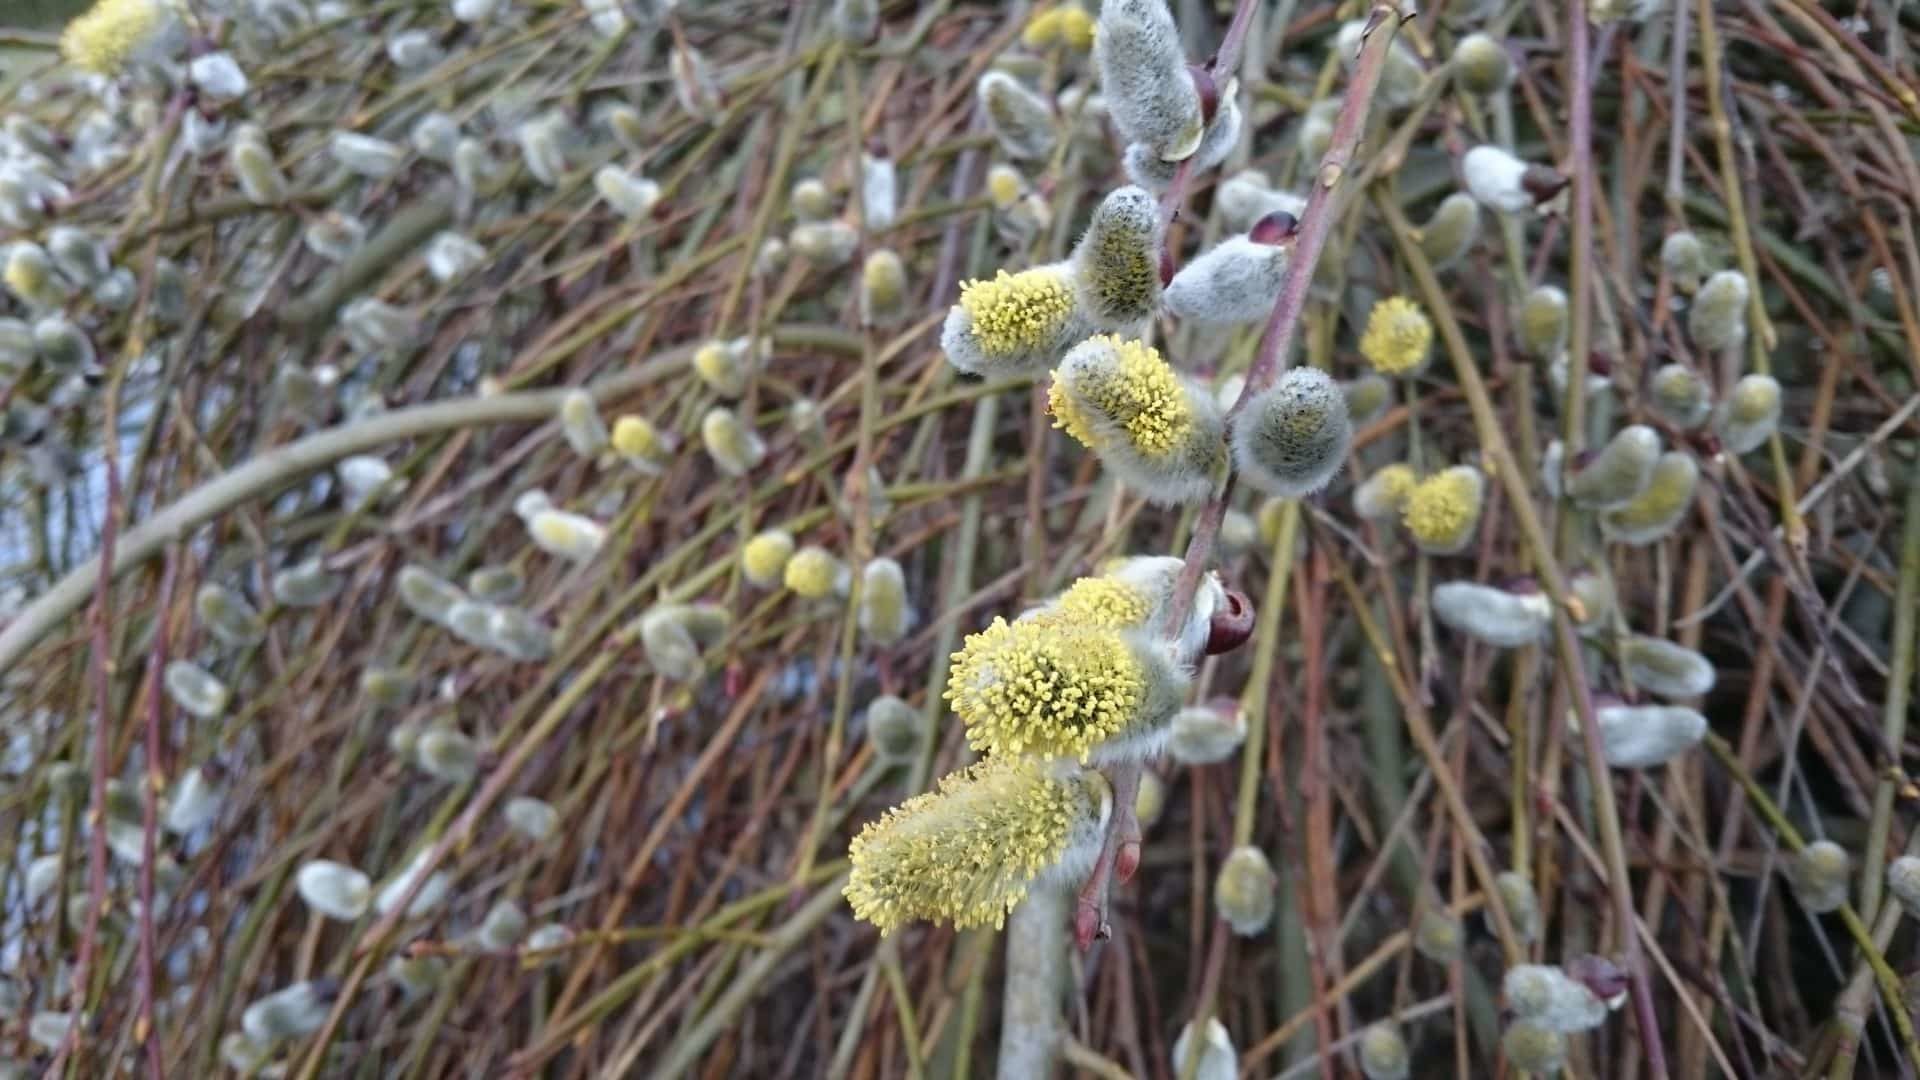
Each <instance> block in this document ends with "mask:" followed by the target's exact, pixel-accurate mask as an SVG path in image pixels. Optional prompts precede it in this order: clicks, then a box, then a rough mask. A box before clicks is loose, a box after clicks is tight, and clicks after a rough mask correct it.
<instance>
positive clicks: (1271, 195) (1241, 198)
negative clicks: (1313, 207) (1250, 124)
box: [1213, 169, 1307, 232]
mask: <svg viewBox="0 0 1920 1080" xmlns="http://www.w3.org/2000/svg"><path fill="white" fill-rule="evenodd" d="M1213 205H1214V207H1215V208H1216V209H1218V210H1219V211H1220V220H1221V222H1222V223H1224V224H1225V225H1226V227H1227V228H1228V229H1229V230H1230V231H1233V232H1244V231H1246V230H1248V229H1251V228H1253V225H1254V223H1255V222H1257V221H1259V220H1260V219H1262V218H1264V217H1267V216H1268V215H1270V214H1275V213H1286V214H1291V215H1293V217H1294V218H1296V219H1298V218H1299V216H1300V215H1301V213H1303V212H1304V211H1305V210H1306V208H1307V200H1305V199H1303V198H1301V197H1300V196H1298V195H1295V194H1293V193H1291V192H1287V191H1275V190H1274V189H1273V181H1271V180H1269V179H1268V178H1267V174H1266V173H1263V172H1260V171H1259V170H1257V169H1243V170H1241V171H1240V172H1237V173H1235V174H1233V175H1232V176H1229V177H1227V178H1226V179H1225V180H1222V181H1221V182H1220V184H1219V186H1218V187H1216V188H1215V189H1214V193H1213Z"/></svg>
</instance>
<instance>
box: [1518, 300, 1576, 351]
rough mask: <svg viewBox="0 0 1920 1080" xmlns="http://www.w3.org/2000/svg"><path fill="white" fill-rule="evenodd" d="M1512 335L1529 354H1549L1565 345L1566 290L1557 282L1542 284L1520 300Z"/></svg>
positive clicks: (1561, 349)
mask: <svg viewBox="0 0 1920 1080" xmlns="http://www.w3.org/2000/svg"><path fill="white" fill-rule="evenodd" d="M1514 336H1515V337H1516V338H1517V339H1518V340H1519V344H1520V348H1521V349H1522V351H1524V352H1526V353H1527V355H1529V356H1534V357H1540V358H1552V357H1554V356H1557V355H1559V354H1560V353H1561V352H1562V351H1563V350H1564V349H1565V348H1566V346H1567V293H1566V290H1564V289H1562V288H1560V287H1559V286H1558V285H1542V286H1540V287H1538V288H1536V289H1534V290H1533V291H1532V292H1530V293H1528V294H1527V298H1526V300H1524V301H1522V302H1521V305H1520V317H1519V319H1518V320H1517V322H1516V323H1515V325H1514Z"/></svg>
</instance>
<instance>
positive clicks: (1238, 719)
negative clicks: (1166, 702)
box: [1167, 699, 1247, 765]
mask: <svg viewBox="0 0 1920 1080" xmlns="http://www.w3.org/2000/svg"><path fill="white" fill-rule="evenodd" d="M1246 740H1247V714H1246V713H1245V712H1243V711H1242V710H1241V708H1240V705H1239V703H1238V702H1236V701H1233V700H1231V699H1228V700H1224V701H1218V702H1213V703H1211V704H1207V705H1192V706H1188V707H1187V708H1184V709H1181V710H1180V711H1179V712H1177V713H1174V714H1173V736H1172V737H1171V738H1170V739H1169V740H1168V741H1167V753H1169V754H1170V755H1172V756H1173V760H1175V761H1177V762H1179V763H1180V764H1182V765H1212V764H1215V763H1216V762H1221V761H1225V760H1227V759H1228V758H1230V757H1232V756H1233V755H1234V752H1235V751H1237V750H1239V749H1240V744H1241V743H1243V742H1245V741H1246Z"/></svg>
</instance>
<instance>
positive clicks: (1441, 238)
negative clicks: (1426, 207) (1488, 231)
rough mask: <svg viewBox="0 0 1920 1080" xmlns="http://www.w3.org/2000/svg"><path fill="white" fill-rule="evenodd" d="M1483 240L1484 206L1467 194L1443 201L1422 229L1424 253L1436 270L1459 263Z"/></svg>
mask: <svg viewBox="0 0 1920 1080" xmlns="http://www.w3.org/2000/svg"><path fill="white" fill-rule="evenodd" d="M1479 237H1480V204H1479V203H1478V202H1475V201H1474V198H1473V196H1471V195H1469V194H1467V193H1466V192H1464V191H1456V192H1454V193H1453V194H1451V195H1449V196H1447V197H1446V198H1445V199H1442V200H1441V202H1440V205H1439V206H1437V207H1435V208H1434V211H1433V216H1432V217H1430V218H1428V219H1427V221H1426V224H1424V225H1422V226H1420V250H1421V252H1422V253H1423V254H1424V255H1426V257H1427V260H1428V261H1429V262H1431V263H1432V264H1433V267H1434V269H1436V270H1441V269H1445V268H1446V267H1448V266H1451V265H1453V264H1454V263H1456V262H1459V261H1460V260H1461V259H1462V258H1464V257H1465V256H1466V254H1467V252H1469V251H1471V250H1473V243H1474V241H1475V240H1477V239H1479Z"/></svg>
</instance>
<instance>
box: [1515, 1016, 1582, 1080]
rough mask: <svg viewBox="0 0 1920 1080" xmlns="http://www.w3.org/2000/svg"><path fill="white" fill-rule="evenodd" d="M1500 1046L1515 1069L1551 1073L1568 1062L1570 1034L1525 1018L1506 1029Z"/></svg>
mask: <svg viewBox="0 0 1920 1080" xmlns="http://www.w3.org/2000/svg"><path fill="white" fill-rule="evenodd" d="M1500 1049H1502V1050H1504V1051H1505V1052H1506V1055H1507V1062H1508V1063H1509V1064H1511V1065H1512V1066H1513V1067H1514V1068H1516V1069H1519V1070H1522V1071H1524V1072H1529V1073H1532V1074H1534V1075H1535V1076H1552V1075H1554V1074H1555V1073H1557V1072H1559V1071H1560V1070H1561V1069H1563V1068H1565V1067H1566V1064H1567V1037H1566V1036H1565V1035H1562V1034H1561V1033H1559V1032H1558V1031H1554V1030H1552V1029H1550V1028H1544V1027H1541V1026H1540V1025H1538V1024H1535V1023H1531V1022H1529V1021H1526V1020H1521V1021H1519V1022H1517V1023H1515V1024H1512V1025H1511V1026H1509V1027H1508V1028H1507V1033H1506V1034H1505V1035H1502V1036H1501V1037H1500Z"/></svg>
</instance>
